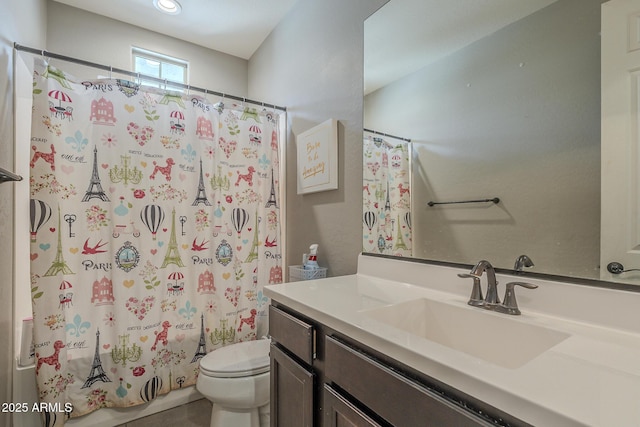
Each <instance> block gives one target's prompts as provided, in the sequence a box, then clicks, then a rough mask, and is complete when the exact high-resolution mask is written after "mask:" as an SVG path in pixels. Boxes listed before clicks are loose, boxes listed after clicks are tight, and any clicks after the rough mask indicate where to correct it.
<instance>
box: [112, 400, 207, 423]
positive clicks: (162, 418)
mask: <svg viewBox="0 0 640 427" xmlns="http://www.w3.org/2000/svg"><path fill="white" fill-rule="evenodd" d="M210 419H211V402H209V401H208V400H207V399H200V400H196V401H195V402H191V403H188V404H186V405H182V406H178V407H177V408H172V409H169V410H167V411H162V412H158V413H157V414H153V415H149V416H148V417H144V418H140V419H139V420H135V421H131V422H129V423H126V424H122V425H119V426H118V427H175V426H180V427H209V420H210Z"/></svg>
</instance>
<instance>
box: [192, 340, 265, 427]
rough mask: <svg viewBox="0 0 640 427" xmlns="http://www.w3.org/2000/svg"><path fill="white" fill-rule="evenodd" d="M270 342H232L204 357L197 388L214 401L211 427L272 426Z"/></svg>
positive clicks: (201, 360)
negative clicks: (270, 423)
mask: <svg viewBox="0 0 640 427" xmlns="http://www.w3.org/2000/svg"><path fill="white" fill-rule="evenodd" d="M270 344H271V342H270V340H268V339H261V340H256V341H247V342H242V343H237V344H231V345H228V346H226V347H222V348H219V349H217V350H214V351H212V352H211V353H209V354H207V355H206V356H205V357H203V358H202V359H200V372H199V374H198V380H197V382H196V389H197V390H198V391H199V392H200V393H202V395H204V396H205V397H206V398H207V399H209V400H210V401H211V402H212V403H213V408H212V410H211V424H210V425H211V427H223V426H225V427H228V426H234V427H266V426H268V425H269V363H270V361H269V345H270Z"/></svg>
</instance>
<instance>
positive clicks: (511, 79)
mask: <svg viewBox="0 0 640 427" xmlns="http://www.w3.org/2000/svg"><path fill="white" fill-rule="evenodd" d="M442 3H446V4H447V5H442ZM601 3H604V1H603V0H557V1H552V0H540V1H538V0H521V1H518V2H513V1H511V0H487V1H483V2H477V1H475V0H457V1H452V2H439V1H431V0H417V1H402V2H395V1H391V2H389V3H387V4H386V5H385V6H384V7H382V8H381V9H380V10H379V11H378V12H376V13H375V14H374V15H372V16H371V17H370V18H369V19H368V20H367V21H366V23H365V103H364V104H365V107H364V111H365V113H364V125H365V128H369V129H375V130H376V131H380V132H384V133H389V134H394V135H401V136H402V137H405V138H410V139H411V140H412V145H413V156H412V187H411V193H412V209H411V210H412V222H413V224H412V225H413V230H412V231H413V256H414V257H417V258H423V259H431V260H437V261H446V262H455V263H464V264H475V263H476V262H477V261H479V260H480V259H487V260H489V261H490V262H492V263H493V264H494V266H496V267H500V268H506V269H512V268H513V266H514V261H515V259H516V257H517V256H518V255H520V254H527V255H529V257H531V259H533V261H534V263H535V267H534V268H533V269H532V270H531V271H535V272H539V273H546V274H554V275H560V276H569V277H577V278H587V279H600V278H602V277H606V276H601V269H600V265H599V264H600V158H601V157H600V119H601V117H600V98H601V95H600V15H601V13H600V9H601ZM410 5H411V7H412V8H418V9H408V7H409V6H410ZM443 6H444V7H445V8H446V9H443V10H440V9H439V8H441V7H443ZM411 17H416V18H417V19H418V20H417V21H416V22H415V23H412V22H410V21H408V20H409V19H411ZM485 18H487V19H485ZM415 26H418V27H420V26H422V29H424V30H425V31H426V33H424V34H417V33H413V34H410V35H407V36H406V37H407V40H405V41H402V40H396V39H394V37H395V34H396V33H399V34H400V36H401V33H403V32H404V31H403V30H405V29H407V28H413V27H415ZM417 41H423V42H425V46H422V45H421V44H418V43H417ZM387 43H389V44H390V45H391V47H392V48H390V49H386V48H385V46H386V44H387ZM410 51H412V52H417V55H418V56H419V58H420V59H421V60H422V61H424V62H421V63H420V62H414V61H413V59H411V58H408V57H405V56H403V55H404V54H405V53H409V52H410ZM396 69H399V71H397V72H396V74H393V73H394V70H396ZM403 71H404V72H403ZM384 73H388V75H389V76H388V77H385V76H384ZM365 135H366V133H365ZM364 169H366V163H365V165H364ZM494 197H498V198H499V199H500V202H499V203H497V204H494V203H478V204H474V203H469V204H450V205H449V204H447V205H435V206H432V207H430V206H428V202H429V201H436V202H449V201H458V200H461V201H464V200H473V199H488V198H494ZM605 209H606V207H605ZM365 211H366V208H365ZM372 252H375V251H372ZM604 268H605V267H603V269H604ZM636 277H637V276H636ZM606 278H607V279H608V280H615V281H617V280H618V278H610V277H606ZM626 280H627V279H626V278H622V277H621V278H620V281H626ZM637 283H640V280H639V281H637Z"/></svg>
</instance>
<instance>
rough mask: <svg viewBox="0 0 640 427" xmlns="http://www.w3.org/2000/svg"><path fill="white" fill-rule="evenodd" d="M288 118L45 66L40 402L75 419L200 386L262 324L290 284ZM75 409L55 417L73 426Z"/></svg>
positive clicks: (36, 308)
mask: <svg viewBox="0 0 640 427" xmlns="http://www.w3.org/2000/svg"><path fill="white" fill-rule="evenodd" d="M277 119H278V117H277V115H276V114H275V113H273V112H267V111H260V112H259V111H257V110H256V109H253V108H236V107H231V108H230V107H224V106H222V105H221V104H216V105H212V104H211V103H210V102H209V101H207V100H206V99H205V98H203V97H199V96H193V95H192V96H189V95H180V94H175V93H170V92H166V91H155V90H153V89H145V88H142V87H139V86H138V85H137V84H133V83H131V82H126V81H122V80H111V79H110V80H95V81H84V82H82V83H76V82H74V81H73V78H71V77H69V76H68V75H66V74H65V73H64V72H63V71H60V70H58V69H53V68H52V67H50V66H49V67H47V68H46V69H43V70H42V71H41V72H36V74H35V76H34V108H33V121H32V142H31V143H32V147H31V164H30V166H31V224H32V229H31V242H32V243H31V277H32V283H31V290H32V302H33V317H34V343H35V351H36V374H37V382H38V389H39V397H40V399H41V400H42V401H45V402H51V403H54V404H55V403H56V402H57V403H59V404H60V407H64V406H63V405H64V404H65V403H71V404H72V407H73V411H72V413H71V416H73V417H75V416H79V415H83V414H86V413H89V412H92V411H94V410H96V409H99V408H102V407H124V406H132V405H137V404H142V403H145V402H148V401H150V400H152V399H154V398H155V397H157V396H158V395H160V394H163V393H167V392H168V391H170V390H173V389H179V388H182V387H186V386H190V385H193V384H195V381H196V378H197V374H198V361H199V359H200V358H202V357H203V356H204V355H205V354H206V353H207V352H209V351H211V350H213V349H215V348H218V347H221V346H224V345H227V344H231V343H234V342H238V341H247V340H253V339H256V338H260V337H262V336H263V335H265V334H266V333H267V323H268V322H267V318H266V316H267V298H266V297H265V296H264V294H263V292H262V288H263V286H264V285H265V284H273V283H280V282H281V281H282V267H281V254H280V249H279V243H280V241H281V236H280V223H279V200H278V196H277V195H278V194H279V189H278V186H279V182H280V178H279V175H278V170H279V165H278V146H279V142H278V138H279V135H278V131H277V125H276V122H277ZM64 418H65V414H61V413H56V412H52V413H48V414H47V422H49V423H51V425H53V424H54V423H55V425H62V424H63V423H64Z"/></svg>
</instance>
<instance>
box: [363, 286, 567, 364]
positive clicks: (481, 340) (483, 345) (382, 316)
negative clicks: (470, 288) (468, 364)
mask: <svg viewBox="0 0 640 427" xmlns="http://www.w3.org/2000/svg"><path fill="white" fill-rule="evenodd" d="M362 314H364V315H366V316H368V317H370V318H372V319H374V320H376V321H378V322H381V323H385V324H387V325H390V326H392V327H394V328H397V329H400V330H402V331H405V332H408V333H409V334H411V335H414V336H418V337H421V338H426V339H428V340H430V341H434V342H437V343H439V344H442V345H444V346H446V347H449V348H451V349H454V350H458V351H461V352H464V353H466V354H469V355H471V356H474V357H477V358H479V359H482V360H484V361H487V362H490V363H493V364H496V365H499V366H502V367H504V368H509V369H516V368H519V367H521V366H523V365H524V364H526V363H527V362H529V361H530V360H532V359H534V358H535V357H537V356H538V355H540V354H542V353H544V352H545V351H547V350H548V349H550V348H551V347H553V346H555V345H556V344H558V343H560V342H562V341H563V340H565V339H566V338H568V337H569V334H566V333H564V332H560V331H556V330H553V329H549V328H545V327H542V326H537V325H531V324H527V323H524V322H520V321H516V320H515V319H511V318H509V316H508V315H504V314H499V313H494V312H488V311H485V310H483V309H481V308H474V307H469V306H460V307H459V306H455V305H452V304H447V303H442V302H438V301H435V300H430V299H426V298H424V299H417V300H411V301H406V302H402V303H398V304H393V305H388V306H384V307H380V308H374V309H369V310H363V311H362Z"/></svg>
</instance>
